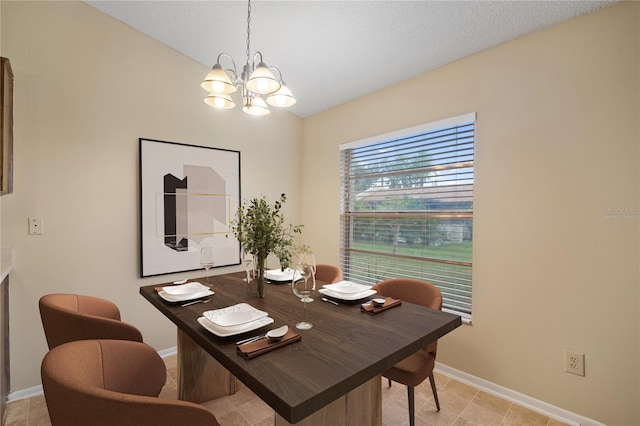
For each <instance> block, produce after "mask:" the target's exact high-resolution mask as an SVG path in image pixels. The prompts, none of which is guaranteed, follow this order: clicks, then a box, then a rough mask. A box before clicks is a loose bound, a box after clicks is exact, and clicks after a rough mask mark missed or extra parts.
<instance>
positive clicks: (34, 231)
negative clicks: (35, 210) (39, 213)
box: [29, 217, 44, 235]
mask: <svg viewBox="0 0 640 426" xmlns="http://www.w3.org/2000/svg"><path fill="white" fill-rule="evenodd" d="M43 234H44V228H43V227H42V218H41V217H30V218H29V235H43Z"/></svg>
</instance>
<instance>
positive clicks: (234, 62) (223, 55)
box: [216, 53, 238, 75]
mask: <svg viewBox="0 0 640 426" xmlns="http://www.w3.org/2000/svg"><path fill="white" fill-rule="evenodd" d="M223 57H224V58H228V59H229V60H230V61H231V63H232V64H233V74H234V75H237V74H238V71H237V70H238V68H237V67H236V61H234V60H233V57H231V55H229V54H228V53H220V54H219V55H218V58H217V59H216V62H217V63H220V58H223ZM225 71H226V69H225Z"/></svg>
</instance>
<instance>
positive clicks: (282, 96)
mask: <svg viewBox="0 0 640 426" xmlns="http://www.w3.org/2000/svg"><path fill="white" fill-rule="evenodd" d="M267 102H268V103H269V105H273V106H275V107H280V108H286V107H290V106H291V105H294V104H295V103H296V98H294V97H293V95H292V94H291V90H289V88H288V87H287V86H286V85H285V84H284V81H283V82H282V85H281V86H280V90H278V91H277V92H275V93H272V94H271V95H269V96H268V97H267Z"/></svg>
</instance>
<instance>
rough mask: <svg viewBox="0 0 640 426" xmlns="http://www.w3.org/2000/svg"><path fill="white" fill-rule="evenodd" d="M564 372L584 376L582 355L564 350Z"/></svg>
mask: <svg viewBox="0 0 640 426" xmlns="http://www.w3.org/2000/svg"><path fill="white" fill-rule="evenodd" d="M564 371H566V372H567V373H572V374H577V375H578V376H584V354H583V353H580V352H574V351H570V350H568V349H565V350H564Z"/></svg>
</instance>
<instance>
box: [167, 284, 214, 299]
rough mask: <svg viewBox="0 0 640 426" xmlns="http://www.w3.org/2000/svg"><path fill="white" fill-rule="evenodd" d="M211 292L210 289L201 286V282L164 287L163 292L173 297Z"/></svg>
mask: <svg viewBox="0 0 640 426" xmlns="http://www.w3.org/2000/svg"><path fill="white" fill-rule="evenodd" d="M205 290H209V287H207V286H204V285H202V284H200V283H199V282H195V281H194V282H192V283H186V284H180V285H169V286H166V287H162V291H164V292H165V293H166V294H170V295H172V296H180V295H184V294H192V293H198V292H200V291H205Z"/></svg>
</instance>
